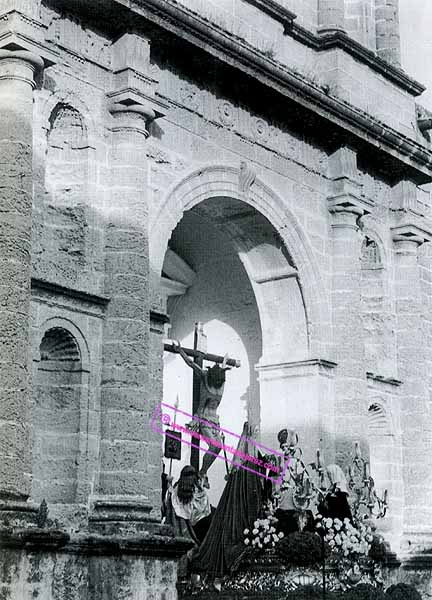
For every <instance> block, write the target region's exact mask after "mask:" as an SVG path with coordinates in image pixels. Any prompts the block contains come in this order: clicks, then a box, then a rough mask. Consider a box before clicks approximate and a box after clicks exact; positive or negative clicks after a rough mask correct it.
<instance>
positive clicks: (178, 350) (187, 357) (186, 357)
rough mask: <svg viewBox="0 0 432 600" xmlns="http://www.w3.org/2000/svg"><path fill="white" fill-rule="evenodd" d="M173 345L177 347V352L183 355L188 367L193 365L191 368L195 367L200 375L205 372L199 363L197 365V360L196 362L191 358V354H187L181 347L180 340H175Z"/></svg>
mask: <svg viewBox="0 0 432 600" xmlns="http://www.w3.org/2000/svg"><path fill="white" fill-rule="evenodd" d="M173 345H174V347H175V348H176V350H177V352H178V353H179V354H180V356H181V357H182V359H183V360H184V361H185V363H186V364H187V365H188V367H191V369H193V370H194V371H195V372H196V373H198V375H200V376H201V377H202V376H203V375H204V372H205V371H204V369H202V368H201V367H200V366H199V365H197V363H196V362H194V361H193V360H192V359H191V358H189V356H188V355H187V354H186V352H185V351H184V350H183V348H182V347H181V345H180V342H179V341H178V340H175V341H174V340H173Z"/></svg>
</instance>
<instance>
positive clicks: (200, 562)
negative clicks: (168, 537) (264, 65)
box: [191, 423, 264, 578]
mask: <svg viewBox="0 0 432 600" xmlns="http://www.w3.org/2000/svg"><path fill="white" fill-rule="evenodd" d="M250 437H251V430H250V427H249V425H248V424H247V423H245V425H244V427H243V433H242V439H241V440H240V443H239V445H238V450H239V451H240V452H243V453H244V454H248V455H249V456H255V446H254V445H253V444H250V443H249V441H248V439H249V438H250ZM241 463H242V464H243V465H245V466H247V465H248V462H247V460H242V461H241ZM250 466H251V468H253V470H254V472H251V471H248V470H246V469H243V468H241V467H233V468H232V470H231V472H230V473H229V475H228V479H227V483H226V486H225V489H224V491H223V493H222V496H221V499H220V501H219V504H218V506H217V509H216V511H215V513H214V516H213V518H212V522H211V525H210V528H209V530H208V532H207V535H206V537H205V538H204V541H203V543H202V544H201V546H200V548H199V550H198V552H197V553H196V554H195V555H194V557H193V560H192V565H191V570H192V572H194V573H206V574H207V575H208V576H209V577H210V578H221V577H223V576H224V575H226V574H227V573H229V572H230V570H231V568H232V567H233V565H234V563H235V562H236V560H237V559H238V558H239V557H240V555H241V554H242V552H243V551H244V549H245V546H244V533H243V532H244V530H245V529H246V528H248V527H250V524H251V523H253V522H254V521H255V520H256V519H257V518H259V516H260V513H261V510H262V506H263V481H264V480H263V479H262V477H261V476H260V475H259V474H257V472H256V471H257V470H258V469H257V466H256V465H253V464H252V463H251V464H250Z"/></svg>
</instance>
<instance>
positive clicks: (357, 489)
mask: <svg viewBox="0 0 432 600" xmlns="http://www.w3.org/2000/svg"><path fill="white" fill-rule="evenodd" d="M348 485H349V488H350V490H351V493H352V496H353V498H354V500H353V503H352V509H353V513H354V514H355V516H357V517H359V518H361V517H365V516H366V517H369V518H371V517H373V518H375V519H382V518H384V517H385V515H386V513H387V508H388V503H387V497H388V494H387V490H384V494H383V496H382V497H380V496H379V495H378V494H377V491H376V489H375V481H374V479H373V477H371V474H370V466H369V463H368V461H367V460H365V459H364V458H363V457H362V454H361V450H360V444H359V443H358V442H355V444H354V456H353V459H352V461H351V464H350V465H349V466H348Z"/></svg>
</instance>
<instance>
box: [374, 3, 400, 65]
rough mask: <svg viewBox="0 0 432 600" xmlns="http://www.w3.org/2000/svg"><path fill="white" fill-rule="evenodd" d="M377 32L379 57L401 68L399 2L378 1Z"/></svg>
mask: <svg viewBox="0 0 432 600" xmlns="http://www.w3.org/2000/svg"><path fill="white" fill-rule="evenodd" d="M375 31H376V49H377V53H378V56H379V57H380V58H383V59H384V60H386V61H388V62H389V63H391V64H393V65H396V66H400V61H401V57H400V33H399V0H376V4H375Z"/></svg>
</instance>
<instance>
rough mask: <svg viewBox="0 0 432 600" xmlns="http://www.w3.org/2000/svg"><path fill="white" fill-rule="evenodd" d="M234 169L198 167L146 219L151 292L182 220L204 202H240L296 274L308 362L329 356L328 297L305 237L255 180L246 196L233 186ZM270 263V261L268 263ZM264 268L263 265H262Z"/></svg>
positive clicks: (272, 195)
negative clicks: (261, 221)
mask: <svg viewBox="0 0 432 600" xmlns="http://www.w3.org/2000/svg"><path fill="white" fill-rule="evenodd" d="M239 179H240V169H237V168H235V167H232V166H226V165H211V166H206V167H205V166H203V167H202V168H200V169H197V170H195V171H193V172H192V173H190V174H189V175H188V176H187V177H185V178H184V179H183V180H182V181H181V182H180V183H178V184H177V185H176V186H174V188H173V189H171V190H169V191H168V193H167V194H166V196H165V199H164V201H163V202H162V204H161V205H160V206H156V207H154V208H153V212H152V214H151V215H150V227H149V231H150V232H151V235H150V248H149V250H150V269H151V276H152V279H153V285H152V288H153V292H154V293H155V292H156V290H157V289H158V285H159V284H158V281H159V277H160V274H161V272H162V266H163V262H164V258H165V252H166V248H167V243H168V240H169V238H170V236H171V232H172V231H173V230H174V229H175V227H176V225H177V223H178V222H179V221H180V219H181V217H182V215H183V213H184V212H186V211H187V210H190V209H192V208H193V207H194V206H196V205H197V204H199V203H200V202H202V201H203V200H206V199H208V198H231V199H233V200H240V201H243V202H246V203H247V204H248V205H249V206H250V207H252V208H254V209H255V210H256V211H257V212H258V213H260V214H261V215H262V216H263V217H264V218H265V219H266V220H267V221H268V222H269V223H270V224H271V225H272V226H273V228H274V230H275V232H277V234H278V236H279V238H280V240H281V242H282V243H283V245H284V246H285V248H286V249H287V251H288V252H289V256H290V257H291V259H292V264H293V266H294V268H295V269H296V270H297V273H298V282H299V287H300V289H301V294H302V297H303V302H304V306H305V312H306V320H307V327H308V333H309V335H308V344H309V358H314V359H315V358H318V357H327V356H329V355H330V354H331V317H330V315H331V311H330V305H329V301H328V299H327V298H328V295H327V294H326V293H325V288H324V284H323V281H322V278H321V275H320V272H319V269H318V265H317V263H316V261H315V257H314V254H313V251H312V249H311V248H310V245H309V242H308V240H307V237H306V235H305V234H304V232H303V230H302V228H301V226H300V225H299V223H298V221H297V219H296V218H295V217H294V215H293V214H292V212H291V211H290V210H289V209H288V207H287V206H286V204H285V203H284V201H283V199H281V198H280V196H279V195H278V194H276V193H275V192H274V191H273V190H272V189H271V188H270V187H269V186H267V185H266V184H265V183H263V182H262V181H261V180H260V179H258V178H255V181H254V183H253V185H252V186H251V187H250V189H249V190H248V191H247V192H244V191H242V190H241V186H240V185H239ZM268 260H271V257H270V256H269V257H268ZM262 264H263V265H265V259H263V262H262Z"/></svg>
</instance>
